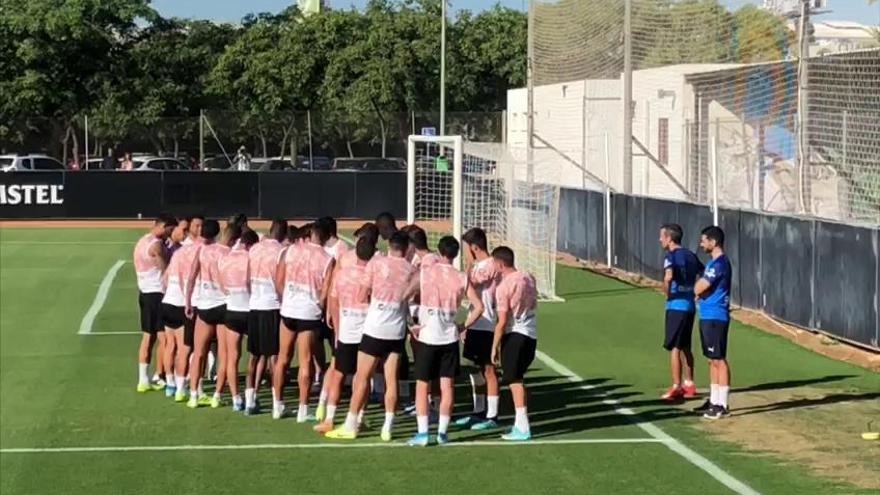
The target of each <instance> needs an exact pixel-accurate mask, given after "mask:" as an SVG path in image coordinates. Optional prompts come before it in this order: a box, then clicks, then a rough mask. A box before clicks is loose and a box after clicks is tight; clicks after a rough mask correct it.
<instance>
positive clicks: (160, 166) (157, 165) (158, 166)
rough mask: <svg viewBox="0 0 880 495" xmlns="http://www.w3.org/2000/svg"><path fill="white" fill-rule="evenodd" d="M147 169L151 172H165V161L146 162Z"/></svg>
mask: <svg viewBox="0 0 880 495" xmlns="http://www.w3.org/2000/svg"><path fill="white" fill-rule="evenodd" d="M147 168H149V169H151V170H165V160H150V161H149V162H147Z"/></svg>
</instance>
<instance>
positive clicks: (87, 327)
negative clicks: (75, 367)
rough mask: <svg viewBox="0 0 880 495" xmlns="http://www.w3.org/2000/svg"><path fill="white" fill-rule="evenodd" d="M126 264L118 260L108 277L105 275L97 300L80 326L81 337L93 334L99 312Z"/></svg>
mask: <svg viewBox="0 0 880 495" xmlns="http://www.w3.org/2000/svg"><path fill="white" fill-rule="evenodd" d="M124 264H125V261H124V260H118V261H117V262H116V263H115V264H114V265H113V266H111V267H110V270H108V271H107V275H104V280H101V285H100V286H99V287H98V293H97V294H95V300H94V301H92V305H91V306H89V310H88V311H86V314H85V316H83V319H82V322H80V324H79V334H80V335H91V334H92V325H94V324H95V317H96V316H98V312H99V311H101V308H103V307H104V303H105V302H106V301H107V295H108V294H109V293H110V286H111V285H113V279H114V278H116V273H117V272H119V269H120V268H122V265H124Z"/></svg>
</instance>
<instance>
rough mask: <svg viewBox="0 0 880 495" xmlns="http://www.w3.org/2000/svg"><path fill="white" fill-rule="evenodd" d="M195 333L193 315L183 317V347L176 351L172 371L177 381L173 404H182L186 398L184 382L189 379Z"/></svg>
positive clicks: (194, 318) (194, 317)
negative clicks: (174, 372) (175, 360)
mask: <svg viewBox="0 0 880 495" xmlns="http://www.w3.org/2000/svg"><path fill="white" fill-rule="evenodd" d="M195 333H196V316H195V315H194V316H193V318H186V317H185V316H184V322H183V346H182V347H181V351H178V353H177V362H176V363H175V365H174V369H175V370H176V373H177V374H178V376H176V377H175V381H177V393H176V394H175V395H174V401H175V402H184V401H185V400H186V397H187V394H186V388H187V386H186V382H187V380H188V377H189V372H190V366H191V364H190V362H191V359H192V355H193V350H194V349H195V345H196V344H195Z"/></svg>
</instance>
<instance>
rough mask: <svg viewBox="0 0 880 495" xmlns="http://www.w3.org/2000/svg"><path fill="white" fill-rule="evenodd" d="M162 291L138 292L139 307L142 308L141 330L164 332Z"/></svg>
mask: <svg viewBox="0 0 880 495" xmlns="http://www.w3.org/2000/svg"><path fill="white" fill-rule="evenodd" d="M163 297H165V295H164V294H162V293H161V292H149V293H146V294H144V293H143V292H138V307H139V308H140V310H141V331H142V332H144V333H157V332H164V331H165V327H164V326H162V298H163Z"/></svg>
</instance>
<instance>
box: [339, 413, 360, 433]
mask: <svg viewBox="0 0 880 495" xmlns="http://www.w3.org/2000/svg"><path fill="white" fill-rule="evenodd" d="M360 414H362V413H359V414H355V413H353V412H349V413H348V415H347V416H345V424H343V425H342V427H343V428H345V430H346V431H357V430H358V425H360V423H361V422H360V420H359V419H358V416H360Z"/></svg>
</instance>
